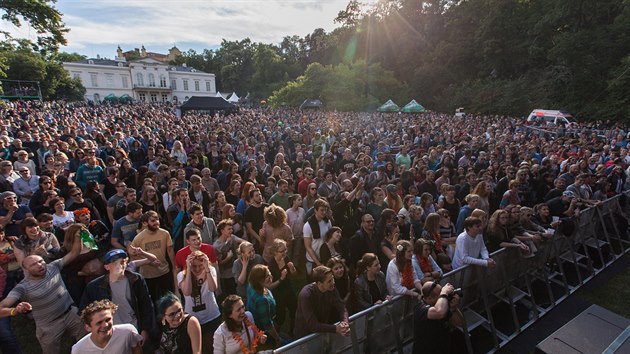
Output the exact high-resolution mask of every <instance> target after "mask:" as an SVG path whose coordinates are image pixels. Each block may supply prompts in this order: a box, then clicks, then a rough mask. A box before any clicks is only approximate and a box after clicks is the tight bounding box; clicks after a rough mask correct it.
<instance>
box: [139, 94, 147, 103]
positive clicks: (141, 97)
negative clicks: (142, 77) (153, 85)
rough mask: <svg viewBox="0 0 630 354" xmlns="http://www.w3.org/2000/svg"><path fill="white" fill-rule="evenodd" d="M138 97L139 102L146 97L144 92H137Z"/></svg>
mask: <svg viewBox="0 0 630 354" xmlns="http://www.w3.org/2000/svg"><path fill="white" fill-rule="evenodd" d="M138 99H140V102H144V101H146V100H147V97H146V95H145V94H144V93H139V94H138Z"/></svg>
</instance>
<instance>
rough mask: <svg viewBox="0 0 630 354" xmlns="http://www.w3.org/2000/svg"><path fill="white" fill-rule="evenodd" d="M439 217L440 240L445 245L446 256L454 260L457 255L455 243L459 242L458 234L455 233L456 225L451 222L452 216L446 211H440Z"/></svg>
mask: <svg viewBox="0 0 630 354" xmlns="http://www.w3.org/2000/svg"><path fill="white" fill-rule="evenodd" d="M437 213H438V215H440V239H441V240H442V244H443V245H445V249H444V250H445V251H446V255H447V256H448V257H449V258H450V259H453V254H454V253H455V242H457V236H458V234H457V233H455V225H454V224H453V222H452V221H451V220H452V219H451V214H450V213H449V212H448V210H446V209H438V211H437Z"/></svg>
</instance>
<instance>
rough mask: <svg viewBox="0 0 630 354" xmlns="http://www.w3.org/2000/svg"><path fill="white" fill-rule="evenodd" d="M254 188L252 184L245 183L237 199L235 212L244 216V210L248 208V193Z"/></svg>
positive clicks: (249, 182)
mask: <svg viewBox="0 0 630 354" xmlns="http://www.w3.org/2000/svg"><path fill="white" fill-rule="evenodd" d="M254 188H256V185H255V184H254V182H251V181H248V182H245V185H244V186H243V191H242V192H241V199H239V201H238V204H237V205H236V212H237V213H239V214H241V215H245V210H247V207H249V191H250V190H252V189H254Z"/></svg>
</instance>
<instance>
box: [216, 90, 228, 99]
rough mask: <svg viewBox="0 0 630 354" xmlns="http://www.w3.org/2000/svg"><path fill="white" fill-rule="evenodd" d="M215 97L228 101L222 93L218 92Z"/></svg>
mask: <svg viewBox="0 0 630 354" xmlns="http://www.w3.org/2000/svg"><path fill="white" fill-rule="evenodd" d="M214 97H221V98H222V99H224V100H226V99H225V98H226V97H227V96H225V95H223V94H222V93H221V91H217V94H216V95H214ZM226 101H227V100H226Z"/></svg>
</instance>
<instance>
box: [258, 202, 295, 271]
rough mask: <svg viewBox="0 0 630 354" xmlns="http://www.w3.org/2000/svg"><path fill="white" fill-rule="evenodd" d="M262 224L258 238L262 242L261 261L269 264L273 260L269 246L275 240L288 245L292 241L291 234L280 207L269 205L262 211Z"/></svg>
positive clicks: (284, 214) (285, 215)
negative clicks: (282, 241)
mask: <svg viewBox="0 0 630 354" xmlns="http://www.w3.org/2000/svg"><path fill="white" fill-rule="evenodd" d="M263 217H264V219H265V221H264V222H263V225H262V229H261V231H260V237H261V239H262V241H263V247H264V248H263V253H262V256H263V259H264V260H265V262H266V263H269V262H270V261H271V259H272V258H273V254H272V253H271V251H270V248H271V245H272V244H273V241H274V240H275V239H281V240H284V241H286V242H287V243H290V242H292V241H293V232H291V228H290V227H289V225H287V214H286V212H285V211H284V209H282V208H281V207H279V206H277V205H275V204H271V205H269V206H267V207H265V209H264V210H263Z"/></svg>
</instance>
